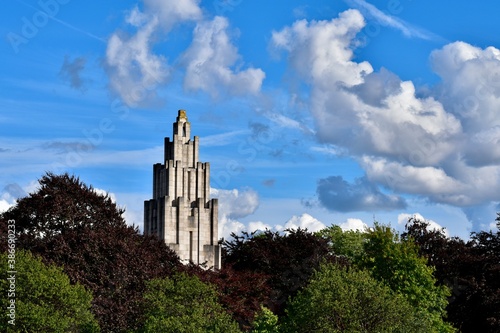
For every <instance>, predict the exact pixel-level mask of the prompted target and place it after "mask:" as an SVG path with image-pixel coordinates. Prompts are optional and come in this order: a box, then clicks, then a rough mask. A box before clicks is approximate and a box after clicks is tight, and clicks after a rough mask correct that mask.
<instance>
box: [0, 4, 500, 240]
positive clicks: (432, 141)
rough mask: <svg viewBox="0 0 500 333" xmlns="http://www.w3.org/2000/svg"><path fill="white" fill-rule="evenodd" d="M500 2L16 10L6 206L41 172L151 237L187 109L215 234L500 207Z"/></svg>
mask: <svg viewBox="0 0 500 333" xmlns="http://www.w3.org/2000/svg"><path fill="white" fill-rule="evenodd" d="M499 7H500V5H499V4H498V3H497V2H495V1H483V2H481V4H477V3H472V2H470V1H453V2H452V1H440V2H438V3H436V2H435V1H428V0H421V1H410V0H389V1H373V0H372V1H363V0H345V1H315V2H314V3H313V4H311V3H310V2H306V1H273V2H272V5H270V4H269V3H268V2H264V1H245V0H228V1H224V0H211V1H196V0H182V1H173V0H164V1H160V0H144V1H120V2H103V3H101V2H86V3H81V2H77V1H71V0H47V1H43V0H42V1H30V0H16V1H9V2H8V3H6V4H4V7H3V10H2V12H1V13H0V19H1V20H0V22H1V23H0V34H1V36H2V37H3V38H2V43H0V52H1V55H2V61H1V62H0V72H1V73H2V75H1V76H0V110H1V113H0V190H1V192H0V210H4V209H6V208H7V207H9V206H10V205H12V204H13V203H14V201H15V198H17V197H19V196H23V195H25V194H26V193H28V192H30V191H33V190H35V189H36V180H37V179H38V178H39V177H41V176H42V175H43V174H44V172H45V171H53V172H56V173H61V172H69V173H73V174H75V175H78V176H79V177H80V178H81V179H82V180H83V181H84V182H86V183H87V184H92V185H93V186H94V187H96V188H98V189H100V190H103V191H107V192H109V193H111V195H112V196H113V197H114V198H115V200H116V201H117V203H118V204H119V205H121V206H123V207H125V208H126V209H127V213H126V218H127V221H128V222H129V223H131V224H132V223H134V224H138V225H140V226H142V207H143V201H144V200H147V199H149V198H150V192H151V187H152V165H153V164H154V163H157V162H161V158H162V143H163V137H165V136H171V134H172V133H171V131H172V126H171V124H172V122H173V121H174V120H175V116H176V114H177V110H178V109H185V110H187V114H188V118H189V120H190V122H191V124H192V134H193V135H198V136H199V137H200V144H201V151H200V155H201V159H202V161H208V162H210V163H211V172H212V177H211V178H212V187H213V195H214V196H216V197H219V201H220V205H221V209H220V233H221V236H227V235H228V234H229V232H230V231H240V230H243V229H247V230H254V229H256V228H265V227H268V228H273V229H276V230H281V229H283V228H286V227H294V226H295V227H296V226H302V227H308V228H309V229H310V230H316V229H318V228H321V227H323V226H324V225H330V224H332V223H335V224H340V225H342V226H343V227H345V228H349V227H357V226H361V225H363V223H364V224H368V225H371V224H372V223H373V221H374V220H377V221H380V222H383V223H390V224H391V225H392V226H393V227H395V228H396V229H398V230H403V228H404V222H405V220H406V219H407V218H408V217H409V216H413V215H415V214H418V216H419V217H420V218H425V219H428V220H429V221H431V222H432V223H435V224H439V225H440V226H443V227H446V229H447V230H448V233H449V234H450V235H453V236H455V235H456V236H460V237H465V238H466V237H468V235H469V232H470V231H472V230H480V229H483V230H489V229H490V228H492V227H494V223H493V222H494V219H495V212H496V211H500V208H499V202H500V145H499V141H500V115H499V111H498V110H500V108H499V107H500V50H499V48H500V37H499V35H498V31H500V21H498V18H497V13H498V12H499V9H500V8H499Z"/></svg>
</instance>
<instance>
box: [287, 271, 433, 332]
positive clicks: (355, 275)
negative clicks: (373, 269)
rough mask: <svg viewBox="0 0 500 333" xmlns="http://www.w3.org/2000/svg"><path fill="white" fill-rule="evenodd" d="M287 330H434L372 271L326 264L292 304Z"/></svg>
mask: <svg viewBox="0 0 500 333" xmlns="http://www.w3.org/2000/svg"><path fill="white" fill-rule="evenodd" d="M286 313H287V316H286V317H285V318H284V322H283V324H282V328H283V329H282V331H283V332H290V333H292V332H304V333H307V332H325V333H326V332H329V333H330V332H332V333H335V332H339V333H340V332H366V333H368V332H370V333H373V332H425V333H428V332H431V330H430V327H429V325H428V323H427V322H425V321H422V320H421V318H420V316H419V313H418V312H417V311H415V309H414V308H413V307H412V306H411V305H410V304H409V303H408V302H407V301H406V299H404V298H403V297H401V296H400V295H398V294H397V293H394V292H393V291H392V290H391V289H390V288H389V287H387V286H386V285H384V284H383V283H381V282H379V281H377V280H375V279H374V278H373V277H372V276H371V275H370V273H369V272H368V271H360V270H357V269H354V268H346V267H341V266H338V265H334V264H326V265H323V266H322V267H321V269H320V270H319V271H317V272H316V273H315V274H314V275H313V277H312V278H311V281H310V283H309V284H308V285H307V286H306V287H305V288H304V289H303V290H302V291H300V292H299V293H298V294H297V296H296V297H295V298H293V300H292V301H291V303H290V304H289V307H288V308H287V311H286Z"/></svg>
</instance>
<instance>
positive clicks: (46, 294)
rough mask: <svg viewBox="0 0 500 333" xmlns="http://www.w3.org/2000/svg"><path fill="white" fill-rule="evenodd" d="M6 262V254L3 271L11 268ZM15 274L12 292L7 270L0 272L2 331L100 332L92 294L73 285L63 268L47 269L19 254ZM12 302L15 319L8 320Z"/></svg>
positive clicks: (0, 261)
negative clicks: (12, 300)
mask: <svg viewBox="0 0 500 333" xmlns="http://www.w3.org/2000/svg"><path fill="white" fill-rule="evenodd" d="M7 260H8V255H7V254H6V253H4V254H1V255H0V265H1V267H2V268H5V267H8V266H7ZM15 270H16V271H17V274H15V288H14V287H13V288H11V285H10V284H11V281H10V280H8V279H7V278H8V277H10V276H9V274H8V273H7V270H5V269H2V270H1V271H0V292H1V294H0V297H1V304H2V317H3V318H2V320H0V331H2V332H47V333H49V332H98V331H99V326H98V324H97V321H96V320H95V319H94V316H93V314H92V313H91V311H90V306H91V300H92V294H91V293H90V292H88V291H86V290H85V288H84V287H83V286H82V285H80V284H74V285H72V284H71V283H70V281H69V278H68V276H67V275H66V274H64V272H63V271H62V269H61V268H59V267H57V266H53V265H51V266H47V265H45V264H44V263H42V261H41V259H40V258H36V257H34V256H33V255H32V254H31V253H30V252H28V251H24V250H18V251H17V252H16V253H15ZM11 290H15V291H11ZM8 292H9V293H8ZM12 292H13V293H14V294H12ZM9 294H10V295H9ZM9 296H13V297H9ZM11 299H14V300H15V303H14V304H15V317H9V316H8V315H9V314H10V312H6V309H7V307H8V306H9V305H10V300H11ZM11 320H14V321H13V322H12V321H11ZM9 321H11V323H9ZM12 324H14V325H12Z"/></svg>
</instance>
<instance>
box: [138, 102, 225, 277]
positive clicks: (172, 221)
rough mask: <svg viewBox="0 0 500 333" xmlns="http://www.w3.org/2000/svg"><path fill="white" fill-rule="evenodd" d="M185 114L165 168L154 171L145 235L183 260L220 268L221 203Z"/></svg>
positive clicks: (170, 144)
mask: <svg viewBox="0 0 500 333" xmlns="http://www.w3.org/2000/svg"><path fill="white" fill-rule="evenodd" d="M198 145H199V138H198V137H197V136H195V137H194V138H193V140H191V124H190V123H189V121H188V118H187V115H186V111H185V110H179V111H178V115H177V118H176V121H175V122H174V123H173V138H172V141H170V138H168V137H166V138H165V149H164V151H165V153H164V161H163V163H157V164H155V165H154V166H153V198H152V199H151V200H148V201H145V202H144V233H145V234H148V235H157V236H158V237H159V238H161V239H163V240H164V241H165V243H166V244H167V245H168V246H169V247H170V248H171V249H173V250H174V251H176V252H177V254H178V255H179V257H180V258H181V259H182V260H186V261H192V262H194V263H195V264H202V263H206V264H207V266H208V267H214V268H216V269H218V268H220V267H221V263H220V246H219V245H218V201H217V199H210V164H209V163H208V162H207V163H202V162H200V161H199V153H198Z"/></svg>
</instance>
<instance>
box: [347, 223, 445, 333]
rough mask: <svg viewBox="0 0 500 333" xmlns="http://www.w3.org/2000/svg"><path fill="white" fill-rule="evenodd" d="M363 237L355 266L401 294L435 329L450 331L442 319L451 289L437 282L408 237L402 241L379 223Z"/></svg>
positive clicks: (388, 228)
mask: <svg viewBox="0 0 500 333" xmlns="http://www.w3.org/2000/svg"><path fill="white" fill-rule="evenodd" d="M366 237H367V239H366V242H365V243H364V252H363V255H362V256H360V257H359V258H358V259H357V260H356V264H357V265H358V267H360V268H364V269H368V270H369V271H370V272H371V273H372V275H373V277H375V278H376V279H377V280H379V281H382V282H384V283H385V284H387V285H388V286H389V287H390V288H391V289H392V290H393V291H394V292H396V293H399V294H401V295H403V296H404V297H405V298H406V299H407V300H408V302H409V303H410V304H411V305H412V306H413V307H414V308H415V309H417V310H418V311H420V312H421V313H422V315H423V318H426V319H427V320H429V321H430V323H431V324H432V327H433V330H434V331H437V332H453V331H454V328H453V327H452V326H451V325H450V324H449V323H447V322H445V321H444V319H443V318H445V317H446V311H445V309H446V306H447V304H448V301H447V297H448V296H450V291H449V289H448V288H447V287H446V286H444V285H438V284H437V280H436V278H435V277H434V275H433V274H434V268H433V267H431V266H428V265H427V260H426V259H425V258H424V257H421V256H420V255H419V253H418V247H417V246H416V245H415V244H414V243H413V242H412V241H411V240H409V241H401V240H400V238H399V236H398V234H397V233H395V232H394V231H393V230H392V229H391V228H390V227H389V226H383V225H380V224H375V226H374V228H373V229H371V230H369V231H368V232H367V235H366Z"/></svg>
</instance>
